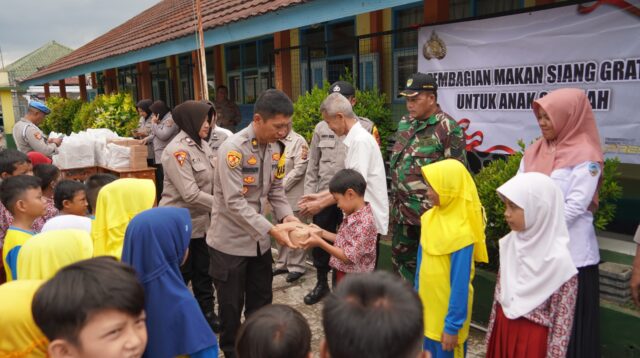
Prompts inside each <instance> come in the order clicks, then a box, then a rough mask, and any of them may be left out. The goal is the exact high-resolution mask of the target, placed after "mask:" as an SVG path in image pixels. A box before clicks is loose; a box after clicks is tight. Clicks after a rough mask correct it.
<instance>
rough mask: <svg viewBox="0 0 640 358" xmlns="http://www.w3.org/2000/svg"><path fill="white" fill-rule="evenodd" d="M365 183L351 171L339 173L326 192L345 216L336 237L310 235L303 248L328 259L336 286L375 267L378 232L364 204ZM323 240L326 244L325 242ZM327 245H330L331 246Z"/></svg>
mask: <svg viewBox="0 0 640 358" xmlns="http://www.w3.org/2000/svg"><path fill="white" fill-rule="evenodd" d="M366 189H367V182H366V181H365V179H364V177H363V176H362V174H360V173H359V172H358V171H356V170H353V169H342V170H340V171H339V172H338V173H336V175H335V176H334V177H333V178H332V179H331V181H330V182H329V192H330V193H331V194H332V195H333V197H334V199H335V200H336V202H337V203H338V207H339V208H340V210H342V211H343V213H344V219H343V220H342V224H340V228H339V229H338V233H337V234H334V233H331V232H329V231H327V230H322V229H320V227H317V226H315V228H316V229H318V230H322V231H321V236H320V235H318V234H317V233H314V232H312V233H311V236H310V237H309V238H308V239H307V240H305V241H304V242H302V244H301V245H302V247H303V248H305V249H308V248H310V247H320V248H322V249H323V250H325V251H326V252H328V253H329V254H330V255H331V259H330V260H329V265H330V266H331V267H333V268H334V270H335V275H336V276H335V278H336V280H335V283H336V284H337V283H339V282H340V280H342V278H343V277H344V276H345V275H347V274H350V273H362V272H372V271H373V270H374V269H375V264H376V240H377V235H378V230H377V229H376V223H375V219H374V217H373V212H372V210H371V205H370V204H369V203H368V202H366V201H365V200H364V193H365V191H366ZM325 240H326V241H325ZM329 242H333V245H331V244H330V243H329Z"/></svg>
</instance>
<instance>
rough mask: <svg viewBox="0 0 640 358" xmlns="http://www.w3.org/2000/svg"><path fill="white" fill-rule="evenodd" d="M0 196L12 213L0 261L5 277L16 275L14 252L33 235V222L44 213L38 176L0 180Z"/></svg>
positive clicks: (15, 256)
mask: <svg viewBox="0 0 640 358" xmlns="http://www.w3.org/2000/svg"><path fill="white" fill-rule="evenodd" d="M0 200H1V201H2V204H3V205H4V206H5V207H6V208H7V209H8V210H9V212H10V213H11V215H13V224H12V225H11V226H9V229H8V230H7V234H6V236H5V238H4V239H5V240H4V246H3V252H2V263H3V265H4V271H5V273H6V275H7V281H12V280H15V279H16V275H17V263H18V253H19V252H20V248H21V247H22V245H23V244H24V243H25V242H27V240H29V238H31V236H33V235H34V232H33V231H31V230H32V226H33V222H34V221H35V220H36V219H37V218H39V217H40V216H42V215H44V212H45V205H44V200H43V199H42V188H41V187H40V179H38V178H36V177H34V176H30V175H18V176H15V177H10V178H8V179H6V180H4V181H3V182H2V184H0Z"/></svg>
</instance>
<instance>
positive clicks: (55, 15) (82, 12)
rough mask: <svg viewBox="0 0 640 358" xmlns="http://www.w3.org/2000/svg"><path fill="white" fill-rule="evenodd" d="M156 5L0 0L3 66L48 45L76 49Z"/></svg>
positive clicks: (141, 0) (143, 0)
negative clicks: (53, 44)
mask: <svg viewBox="0 0 640 358" xmlns="http://www.w3.org/2000/svg"><path fill="white" fill-rule="evenodd" d="M159 1H160V0H0V50H2V57H3V60H4V65H5V66H6V65H8V64H10V63H12V62H14V61H15V60H17V59H19V58H21V57H22V56H24V55H26V54H28V53H30V52H31V51H34V50H36V49H37V48H39V47H41V46H42V45H44V44H46V43H47V42H50V41H56V42H58V43H60V44H62V45H65V46H67V47H70V48H72V49H76V48H78V47H80V46H82V45H84V44H86V43H87V42H89V41H91V40H93V39H95V38H96V37H98V36H100V35H102V34H104V33H106V32H107V31H109V30H111V29H112V28H114V27H116V26H118V25H120V24H122V23H123V22H125V21H127V20H129V19H130V18H132V17H134V16H136V15H137V14H139V13H141V12H142V11H144V10H145V9H147V8H149V7H151V6H152V5H154V4H156V3H158V2H159ZM0 67H2V64H1V63H0Z"/></svg>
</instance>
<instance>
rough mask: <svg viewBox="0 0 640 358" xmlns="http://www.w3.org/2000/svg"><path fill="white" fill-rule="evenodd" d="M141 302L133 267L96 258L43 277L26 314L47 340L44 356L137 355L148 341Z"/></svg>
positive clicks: (116, 357)
mask: <svg viewBox="0 0 640 358" xmlns="http://www.w3.org/2000/svg"><path fill="white" fill-rule="evenodd" d="M70 287H82V289H80V290H79V289H70ZM144 303H145V295H144V289H143V288H142V285H141V284H140V281H138V278H137V277H136V273H135V271H134V270H133V268H131V267H130V266H129V265H126V264H123V263H121V262H118V261H117V260H115V259H114V258H112V257H95V258H92V259H88V260H83V261H79V262H76V263H73V264H71V265H68V266H66V267H63V268H62V269H61V270H60V271H58V273H56V274H55V276H53V278H51V279H50V280H48V281H46V282H45V283H44V284H43V285H42V286H41V287H40V288H39V289H38V290H37V291H36V293H35V296H34V297H33V303H32V305H31V313H32V314H33V320H34V321H35V323H36V324H37V325H38V327H39V328H40V330H41V331H42V332H43V333H44V335H45V336H46V337H47V339H48V340H49V345H48V348H47V353H48V357H51V358H63V357H77V358H92V357H102V358H120V357H130V358H140V357H142V354H143V353H144V350H145V347H146V345H147V327H146V325H145V318H146V317H145V311H144Z"/></svg>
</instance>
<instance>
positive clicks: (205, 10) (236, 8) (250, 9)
mask: <svg viewBox="0 0 640 358" xmlns="http://www.w3.org/2000/svg"><path fill="white" fill-rule="evenodd" d="M201 1H202V3H201V8H202V23H203V29H204V30H205V31H206V30H208V29H212V28H215V27H219V26H223V25H226V24H228V23H231V22H235V21H239V20H243V19H247V18H249V17H253V16H259V15H262V14H266V13H268V12H272V11H276V10H279V9H282V8H285V7H288V6H292V5H296V4H300V3H303V2H305V1H307V0H201ZM196 24H197V21H196V15H195V0H163V1H161V2H159V3H158V4H156V5H154V6H152V7H150V8H148V9H147V10H145V11H143V12H142V13H140V14H138V15H136V16H135V17H133V18H132V19H130V20H128V21H127V22H125V23H123V24H122V25H120V26H118V27H116V28H114V29H112V30H111V31H109V32H107V33H106V34H104V35H102V36H100V37H98V38H96V39H95V40H93V41H91V42H89V43H87V44H86V45H84V46H82V47H80V48H78V49H77V50H75V51H74V52H72V53H71V54H69V55H67V56H65V57H63V58H61V59H60V60H58V61H56V62H55V63H53V64H51V65H50V66H48V67H47V68H44V69H42V70H40V71H38V72H37V73H35V74H34V75H32V76H30V77H29V78H39V77H42V76H45V75H48V74H52V73H55V72H58V71H62V70H66V69H69V68H73V67H75V66H79V65H83V64H87V63H91V62H95V61H98V60H102V59H105V58H108V57H112V56H117V55H121V54H124V53H127V52H131V51H136V50H140V49H143V48H146V47H150V46H153V45H157V44H160V43H163V42H167V41H170V40H174V39H177V38H180V37H184V36H188V35H193V34H194V32H195V30H196Z"/></svg>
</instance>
